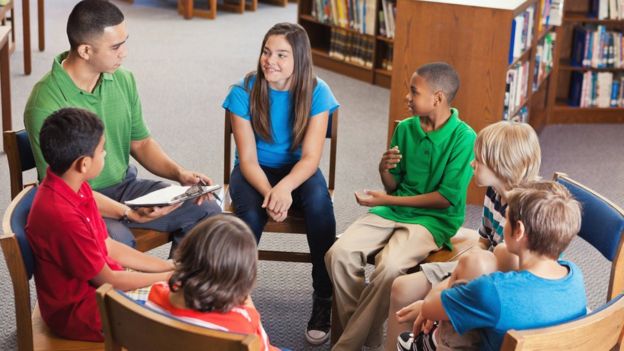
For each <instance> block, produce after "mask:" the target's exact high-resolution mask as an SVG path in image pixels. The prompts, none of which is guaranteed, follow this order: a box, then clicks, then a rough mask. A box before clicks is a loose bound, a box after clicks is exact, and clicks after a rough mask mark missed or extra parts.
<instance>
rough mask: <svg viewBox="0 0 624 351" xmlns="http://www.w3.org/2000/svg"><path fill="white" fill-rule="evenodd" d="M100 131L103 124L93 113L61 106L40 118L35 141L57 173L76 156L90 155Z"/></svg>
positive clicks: (65, 168)
mask: <svg viewBox="0 0 624 351" xmlns="http://www.w3.org/2000/svg"><path fill="white" fill-rule="evenodd" d="M102 134H104V124H103V123H102V121H101V120H100V119H99V118H98V117H97V116H96V115H95V114H94V113H92V112H89V111H87V110H83V109H79V108H63V109H60V110H58V111H56V112H54V113H53V114H52V115H50V117H48V118H46V120H45V121H44V122H43V126H42V127H41V132H40V133H39V145H40V146H41V153H42V154H43V158H44V159H45V161H46V162H47V163H48V166H50V170H52V172H54V173H55V174H57V175H61V174H63V173H65V172H66V171H67V170H68V169H69V167H70V166H71V165H72V163H73V162H74V161H75V160H77V159H79V158H80V157H83V156H90V157H93V154H94V153H95V148H96V147H97V145H98V144H99V142H100V139H101V138H102Z"/></svg>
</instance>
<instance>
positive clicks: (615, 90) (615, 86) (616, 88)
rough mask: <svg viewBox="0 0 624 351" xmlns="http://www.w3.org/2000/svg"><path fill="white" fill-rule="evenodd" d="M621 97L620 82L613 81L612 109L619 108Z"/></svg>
mask: <svg viewBox="0 0 624 351" xmlns="http://www.w3.org/2000/svg"><path fill="white" fill-rule="evenodd" d="M619 96H620V80H619V79H617V78H616V79H613V85H612V86H611V103H610V106H611V107H618V97H619Z"/></svg>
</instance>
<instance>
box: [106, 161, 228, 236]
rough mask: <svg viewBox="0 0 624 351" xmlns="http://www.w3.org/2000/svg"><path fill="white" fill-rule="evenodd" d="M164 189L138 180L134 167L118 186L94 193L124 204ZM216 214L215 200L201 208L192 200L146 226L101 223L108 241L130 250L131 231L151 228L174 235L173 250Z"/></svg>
mask: <svg viewBox="0 0 624 351" xmlns="http://www.w3.org/2000/svg"><path fill="white" fill-rule="evenodd" d="M167 186H169V184H168V183H165V182H162V181H158V180H148V179H138V178H137V168H136V167H135V166H133V165H130V166H129V167H128V173H126V177H125V178H124V180H123V181H122V182H121V183H119V184H117V185H113V186H111V187H108V188H104V189H98V190H97V191H98V192H99V193H101V194H104V195H106V196H108V197H110V198H111V199H113V200H115V201H118V202H121V203H123V202H124V201H127V200H132V199H135V198H137V197H139V196H142V195H145V194H148V193H150V192H152V191H155V190H158V189H162V188H164V187H167ZM218 213H221V208H220V207H219V205H217V203H216V202H215V201H204V202H203V203H202V204H201V205H200V206H197V205H196V204H195V202H194V201H186V202H185V203H184V204H183V205H182V206H180V208H178V209H176V210H175V211H173V212H171V213H169V214H168V215H166V216H164V217H161V218H158V219H155V220H153V221H150V222H147V223H142V224H141V223H133V222H128V221H120V220H118V219H111V218H104V222H106V228H107V229H108V235H109V236H110V237H111V238H113V239H115V240H117V241H119V242H121V243H124V244H126V245H128V246H130V247H135V246H136V242H135V241H134V235H132V232H131V231H130V228H144V229H154V230H158V231H161V232H169V233H173V234H174V235H173V247H175V246H176V245H177V244H178V243H179V242H180V241H181V240H182V238H183V237H184V235H185V234H186V233H187V232H188V231H189V230H191V229H192V228H193V227H194V226H195V224H197V223H199V222H201V221H202V220H203V219H205V218H208V217H210V216H212V215H215V214H218ZM173 247H172V248H173Z"/></svg>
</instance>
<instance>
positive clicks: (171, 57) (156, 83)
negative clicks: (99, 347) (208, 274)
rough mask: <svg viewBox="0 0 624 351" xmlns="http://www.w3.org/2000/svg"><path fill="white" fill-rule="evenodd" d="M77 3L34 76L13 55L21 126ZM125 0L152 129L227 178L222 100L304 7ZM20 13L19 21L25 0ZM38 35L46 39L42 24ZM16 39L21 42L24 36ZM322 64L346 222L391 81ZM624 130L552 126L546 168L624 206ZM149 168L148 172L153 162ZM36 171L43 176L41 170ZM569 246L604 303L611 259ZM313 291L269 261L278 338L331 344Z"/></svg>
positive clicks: (3, 342)
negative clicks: (202, 12)
mask: <svg viewBox="0 0 624 351" xmlns="http://www.w3.org/2000/svg"><path fill="white" fill-rule="evenodd" d="M75 3H76V1H71V0H54V1H48V2H47V3H46V21H47V22H46V36H47V43H46V44H47V45H46V51H45V52H33V73H32V74H31V75H30V76H24V75H23V73H22V72H23V64H22V52H21V50H22V49H21V44H20V45H18V48H17V50H16V52H15V53H14V54H13V55H12V56H11V80H12V81H11V84H12V87H11V88H12V98H13V100H12V103H13V125H14V128H15V129H20V128H22V127H23V122H22V112H23V109H24V106H25V103H26V99H27V98H28V95H29V92H30V90H31V88H32V86H33V84H34V83H35V82H36V81H37V80H39V79H40V77H41V76H42V75H44V74H45V73H46V72H47V71H48V70H49V68H50V66H51V62H52V58H53V57H54V55H56V54H57V53H59V52H61V51H63V50H66V48H67V47H68V44H67V39H66V35H65V23H66V18H67V15H68V13H69V11H70V10H71V8H72V6H73V4H75ZM117 3H118V4H119V7H120V8H121V9H122V11H124V13H125V14H126V18H127V22H128V30H129V33H130V40H129V42H128V45H129V56H128V58H127V60H126V64H125V66H126V67H127V68H129V69H131V70H132V71H133V72H134V73H135V76H136V79H137V81H138V85H139V89H140V95H141V99H142V102H143V111H144V115H145V118H146V120H147V121H148V124H149V126H150V128H151V132H152V134H153V135H154V137H155V138H156V139H157V140H158V141H159V142H160V143H161V144H162V146H163V148H164V149H165V150H167V152H168V153H169V155H171V156H172V157H173V158H174V159H175V160H177V161H178V162H180V163H181V164H183V165H185V166H186V167H188V168H191V169H195V170H198V171H202V172H205V173H206V174H208V175H210V176H212V177H213V178H214V179H215V180H216V181H217V182H220V181H221V180H222V179H221V175H222V171H223V163H222V162H223V160H222V155H223V146H222V145H223V109H222V108H221V107H220V106H221V102H222V100H223V98H224V97H225V95H226V93H227V89H228V87H229V86H230V85H231V84H233V83H234V82H236V81H237V80H238V79H240V78H241V77H242V76H243V75H244V74H245V73H246V72H248V71H250V70H253V69H254V68H255V66H256V60H257V57H258V54H259V51H260V43H261V40H262V37H263V35H264V33H265V32H266V30H267V29H268V28H269V27H270V26H271V25H272V24H274V23H276V22H280V21H291V22H294V21H296V10H297V8H296V5H294V4H290V5H289V6H288V7H287V8H279V7H274V6H271V5H266V4H260V6H259V8H258V11H257V12H255V13H245V14H244V15H238V14H230V13H227V12H219V14H218V17H217V19H216V20H214V21H209V20H203V19H197V18H196V19H193V20H190V21H185V20H183V19H182V18H181V17H180V16H178V15H177V13H176V11H175V6H176V1H175V0H136V2H135V4H134V5H129V4H127V3H125V2H120V1H118V2H117ZM17 18H18V28H20V29H19V30H20V31H21V24H20V23H19V21H20V20H21V14H20V13H19V6H18V14H17ZM33 32H36V31H35V30H33ZM18 34H19V35H21V33H18ZM33 39H34V40H36V36H35V33H33ZM18 42H19V43H21V38H18ZM317 74H318V75H319V76H320V77H322V78H323V79H324V80H325V81H327V82H328V84H329V85H330V86H331V87H332V89H333V91H334V93H335V95H336V97H337V98H338V100H339V101H340V103H341V113H340V118H341V121H340V128H339V142H338V143H339V145H338V167H337V168H338V169H337V179H336V189H337V192H336V197H335V209H336V210H335V212H336V219H337V224H338V231H339V232H340V231H342V230H344V229H345V228H346V227H347V225H348V224H349V223H351V222H352V221H353V220H354V219H355V218H357V217H358V216H359V215H361V214H362V213H364V212H365V209H363V208H360V207H358V206H357V205H356V203H355V201H354V200H353V192H354V191H356V190H361V189H364V188H368V189H374V188H379V187H380V184H379V181H378V175H377V172H376V169H377V162H378V159H379V156H380V155H381V153H382V152H383V149H384V146H385V135H386V125H387V124H386V123H387V113H388V100H389V91H388V90H387V89H384V88H380V87H377V86H373V85H369V84H366V83H362V82H359V81H356V80H353V79H350V78H347V77H345V76H342V75H339V74H336V73H334V72H330V71H326V70H322V69H318V70H317ZM466 88H467V87H463V89H466ZM460 94H461V89H460ZM622 135H624V125H567V126H549V127H547V128H545V129H544V131H543V132H542V133H541V135H540V139H541V143H542V147H543V155H544V160H543V167H542V172H541V173H542V175H543V176H544V177H545V178H550V177H551V176H552V173H553V171H555V170H559V171H565V172H567V173H568V174H570V175H571V176H573V177H575V178H577V179H578V180H580V181H582V182H584V183H585V184H587V185H589V186H590V187H592V188H594V189H595V190H597V191H598V192H601V193H603V194H605V195H606V196H608V197H609V198H610V199H611V200H613V201H614V202H615V203H617V204H619V205H623V204H624V153H622V150H624V141H623V140H624V139H623V138H622ZM324 162H326V160H324ZM324 164H325V163H324ZM7 168H8V167H7V163H6V156H5V155H4V154H3V153H0V185H1V186H0V188H1V189H3V190H2V191H1V192H0V212H4V210H5V209H6V207H7V205H8V203H9V201H10V198H9V190H8V189H9V178H8V170H7ZM142 174H143V176H147V174H146V172H145V171H143V173H142ZM30 177H31V178H32V179H34V174H31V175H30ZM479 216H480V208H479V207H477V206H469V208H468V211H467V214H466V226H468V227H472V228H476V227H477V225H478V223H479ZM261 246H270V247H272V248H277V249H279V248H289V249H292V248H293V247H296V248H297V249H300V250H307V245H306V242H305V238H304V237H303V236H298V235H285V236H284V235H282V236H279V237H278V236H276V235H274V234H266V235H265V236H264V238H263V239H262V243H261ZM168 251H169V249H168V247H162V248H159V249H157V250H154V251H153V252H152V253H153V254H155V255H159V256H165V255H166V254H167V253H168ZM0 255H1V254H0ZM565 255H566V258H568V259H570V260H573V261H574V262H576V263H577V264H579V265H580V266H581V268H582V270H583V272H584V274H585V278H586V286H587V293H588V298H589V301H590V306H591V307H596V306H598V305H599V304H601V303H603V302H604V300H605V296H606V284H607V281H608V279H609V275H608V272H609V271H608V264H607V262H606V260H605V259H603V258H602V257H599V256H598V255H596V254H595V253H594V252H592V250H591V249H589V248H588V247H587V244H585V243H584V242H582V241H581V240H576V241H575V242H574V243H573V244H572V245H571V247H570V248H569V249H568V251H567V252H566V253H565ZM0 262H1V263H0V277H1V278H2V281H3V282H4V284H2V285H0V296H2V300H1V302H0V325H2V327H0V349H1V350H13V349H15V348H16V344H15V319H14V306H13V290H12V287H11V284H10V278H9V275H8V272H7V270H6V265H5V264H4V260H3V259H0ZM311 293H312V290H311V279H310V266H309V265H308V264H295V263H271V262H261V264H260V271H259V279H258V286H257V288H256V290H255V292H254V295H253V298H254V301H255V303H256V305H257V306H258V308H259V310H260V312H261V314H262V318H263V323H264V326H265V328H266V329H267V332H268V334H269V336H270V337H271V340H272V342H273V343H274V344H276V345H280V346H283V347H288V348H291V349H293V350H307V349H315V350H328V349H329V347H328V346H327V345H325V346H322V347H316V348H313V347H310V346H308V345H307V344H306V342H305V340H304V338H303V330H304V329H305V325H306V322H307V319H308V316H309V313H310V309H311V306H310V296H311ZM33 298H34V292H33Z"/></svg>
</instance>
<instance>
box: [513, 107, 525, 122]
mask: <svg viewBox="0 0 624 351" xmlns="http://www.w3.org/2000/svg"><path fill="white" fill-rule="evenodd" d="M509 120H511V121H514V122H522V123H528V122H529V108H528V107H526V106H523V107H522V108H521V109H520V110H518V112H516V114H515V115H514V116H512V117H511V118H509Z"/></svg>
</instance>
